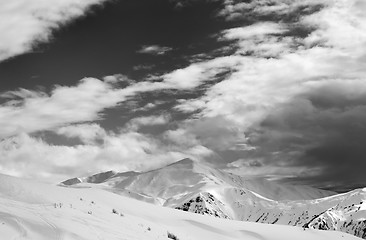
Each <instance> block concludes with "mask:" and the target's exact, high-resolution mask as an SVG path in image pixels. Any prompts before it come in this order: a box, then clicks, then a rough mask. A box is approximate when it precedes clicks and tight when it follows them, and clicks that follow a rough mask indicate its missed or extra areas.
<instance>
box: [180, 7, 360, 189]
mask: <svg viewBox="0 0 366 240" xmlns="http://www.w3.org/2000/svg"><path fill="white" fill-rule="evenodd" d="M229 2H230V4H231V3H232V1H227V2H226V3H227V4H229ZM269 2H271V3H273V5H271V6H272V7H270V6H269V5H268V3H269ZM248 4H250V6H249V5H248ZM315 4H319V2H318V3H316V2H315V1H303V2H302V3H301V4H300V2H299V1H252V2H250V3H238V5H241V7H242V9H244V8H247V7H248V8H249V7H250V9H255V11H256V12H258V13H259V12H260V13H262V14H268V13H269V12H270V14H272V17H273V19H276V18H275V16H278V18H279V19H280V18H282V17H283V13H289V12H297V13H299V16H297V17H293V18H291V19H287V20H286V21H282V22H280V23H274V22H268V21H266V22H260V23H255V24H252V25H250V26H244V27H237V28H233V29H228V30H225V31H223V32H222V35H221V40H225V39H228V40H235V41H236V49H237V50H236V52H235V53H234V55H232V56H231V57H232V58H233V59H234V58H235V59H236V61H235V64H231V63H230V62H227V64H226V65H225V66H226V67H227V68H229V69H231V71H232V72H231V74H229V75H227V76H226V77H225V79H224V80H222V81H220V82H218V83H215V84H213V85H212V86H210V87H209V88H208V89H207V91H206V92H205V94H204V95H203V96H201V97H199V98H197V99H187V100H180V101H179V105H178V106H176V107H175V109H176V110H179V111H182V112H195V115H194V118H195V119H194V120H192V121H194V122H195V124H197V125H198V126H200V124H202V125H204V123H205V122H207V121H213V122H216V123H215V124H208V125H205V127H206V128H205V131H206V132H211V133H214V132H215V131H216V129H221V126H223V125H224V124H223V123H222V122H225V123H227V124H229V125H228V126H230V127H231V129H232V133H231V134H228V135H222V136H223V137H222V138H220V137H215V136H204V135H202V136H201V138H200V141H201V142H203V143H206V144H209V139H215V141H217V142H216V143H215V146H214V145H212V144H209V146H211V147H212V149H214V150H219V151H221V154H222V156H223V159H226V161H227V162H228V164H230V162H233V161H236V160H238V159H247V160H248V161H251V159H254V160H256V159H261V163H263V166H261V167H258V168H256V170H255V174H259V175H262V176H267V177H271V179H280V178H290V177H291V178H295V176H297V179H298V180H300V179H301V180H302V181H304V182H307V183H308V181H309V179H311V178H313V179H316V180H318V183H319V184H318V186H319V185H321V184H323V186H324V185H325V183H326V182H327V181H331V180H334V179H336V178H337V177H336V175H337V174H341V171H342V169H346V170H345V171H352V170H351V169H352V168H354V167H357V166H364V164H362V163H361V162H360V161H361V160H360V159H364V157H363V156H364V155H363V153H362V151H361V148H359V147H356V145H352V144H351V145H350V142H349V141H350V139H352V138H355V139H357V140H355V141H359V142H362V141H363V134H362V133H363V132H364V131H363V130H362V129H363V124H361V122H363V120H364V119H363V117H364V116H363V114H362V112H363V111H364V106H363V100H361V99H364V95H363V91H364V84H363V82H364V76H365V73H366V68H365V66H364V64H363V59H365V54H364V53H365V51H364V50H366V49H365V47H366V36H365V31H362V29H364V27H366V24H365V21H364V16H362V15H360V11H361V10H360V9H356V8H363V7H365V6H364V5H362V4H361V3H360V1H356V0H355V1H344V0H335V1H332V2H328V3H325V2H324V4H323V6H322V7H319V6H317V7H315V6H316V5H315ZM360 4H361V5H360ZM227 6H229V5H227ZM306 6H308V7H309V8H308V9H307V8H306ZM237 7H238V8H239V6H237ZM365 10H366V9H365ZM277 11H278V12H277ZM340 16H341V17H340ZM295 25H296V26H299V27H300V28H304V29H306V31H310V32H309V34H308V35H306V36H302V37H301V36H299V35H297V34H293V33H292V32H291V31H293V30H292V29H293V26H295ZM345 32H347V33H349V34H344V33H345ZM348 36H350V37H348ZM210 61H211V60H208V61H206V62H205V65H202V66H209V65H210V63H209V62H210ZM194 64H196V65H197V64H199V63H194ZM206 81H207V79H206ZM311 93H313V94H314V96H312V94H311ZM310 96H312V97H310ZM315 103H317V104H321V105H324V106H322V107H320V106H314V104H315ZM330 104H333V105H332V106H330ZM342 105H343V108H342V107H341V106H342ZM323 108H325V109H323ZM197 112H198V113H197ZM210 119H211V120H210ZM217 119H222V120H221V123H220V121H217ZM270 123H271V124H270ZM274 123H275V124H274ZM320 123H321V124H320ZM191 124H192V123H191ZM353 124H355V126H353ZM323 125H324V126H323ZM217 126H219V127H217ZM225 126H226V125H225ZM354 128H355V129H356V130H355V132H353V131H351V129H354ZM346 130H347V131H346ZM192 132H193V133H194V131H192ZM351 132H352V134H351ZM239 133H241V134H239ZM194 135H195V136H196V137H197V136H200V134H199V132H198V133H197V134H194ZM213 135H214V134H213ZM218 135H220V134H218ZM192 138H193V137H192ZM226 139H227V140H228V141H226ZM234 139H237V140H238V142H239V145H240V144H243V146H244V148H243V149H239V148H238V149H236V150H234V151H232V149H233V148H232V147H231V148H230V147H229V146H228V145H225V143H226V142H230V143H235V141H234ZM332 139H333V140H332ZM346 142H347V144H346ZM218 146H224V147H223V149H226V151H222V150H223V149H220V148H219V147H218ZM230 149H231V151H229V150H230ZM332 149H334V151H333V152H334V153H336V154H331V153H332V151H331V150H332ZM326 153H327V154H328V155H327V154H326ZM341 153H343V157H340V156H342V154H341ZM322 158H324V159H327V160H321V159H322ZM332 158H334V159H336V160H334V163H335V165H336V164H338V166H339V167H337V166H335V165H332V164H331V159H332ZM351 158H353V159H354V160H350V161H349V162H347V160H344V159H351ZM310 159H312V160H310ZM341 159H343V160H341ZM340 163H342V164H340ZM235 165H236V166H237V167H238V169H237V170H233V169H231V171H234V172H237V173H243V174H250V171H251V170H248V166H246V165H245V164H244V165H243V166H241V167H240V166H239V165H238V164H235ZM231 167H234V165H231ZM356 172H357V171H356ZM346 176H347V177H344V179H342V180H341V181H340V182H339V183H338V184H350V182H351V181H352V180H351V179H353V180H355V181H358V182H359V181H361V180H362V181H364V178H363V174H362V173H361V172H357V174H356V175H355V176H351V175H349V174H346ZM328 183H329V182H328ZM328 183H327V184H328ZM311 184H314V181H311ZM333 184H335V182H333Z"/></svg>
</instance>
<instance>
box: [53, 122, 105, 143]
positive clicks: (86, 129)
mask: <svg viewBox="0 0 366 240" xmlns="http://www.w3.org/2000/svg"><path fill="white" fill-rule="evenodd" d="M55 132H56V133H57V134H58V135H63V136H66V137H68V138H78V139H80V140H81V141H82V142H83V143H86V144H90V145H92V144H96V143H97V141H98V140H102V139H104V138H105V137H106V136H107V133H106V131H105V130H104V129H103V128H101V127H100V126H99V125H98V124H96V123H90V124H77V125H69V126H65V127H60V128H58V129H56V131H55Z"/></svg>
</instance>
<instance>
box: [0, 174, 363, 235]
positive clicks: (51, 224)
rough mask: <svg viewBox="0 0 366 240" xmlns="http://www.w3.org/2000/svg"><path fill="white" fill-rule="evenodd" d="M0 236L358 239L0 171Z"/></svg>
mask: <svg viewBox="0 0 366 240" xmlns="http://www.w3.org/2000/svg"><path fill="white" fill-rule="evenodd" d="M0 183H1V184H0V193H1V194H0V233H1V235H0V239H4V240H8V239H32V240H49V239H55V240H59V239H60V240H61V239H63V240H74V239H75V240H94V239H95V240H101V239H108V240H114V239H116V240H117V239H118V240H121V239H126V240H130V239H139V240H143V239H149V240H151V239H169V238H168V232H169V233H171V234H173V235H175V236H177V238H178V239H180V240H195V239H199V240H202V239H213V240H214V239H217V240H233V239H248V240H249V239H256V240H257V239H264V240H265V239H268V240H287V239H288V240H290V239H291V240H293V239H297V240H308V239H312V240H323V239H324V240H326V239H332V240H337V239H349V240H351V239H358V238H356V237H354V236H351V235H349V234H345V233H341V232H336V231H319V230H311V229H307V230H303V229H301V228H297V227H291V226H283V225H268V224H260V223H249V222H240V221H233V220H226V219H219V218H212V217H208V216H202V215H198V214H192V213H187V212H183V211H178V210H174V209H170V208H164V207H161V206H156V205H153V204H149V203H145V202H141V201H137V200H135V199H131V198H127V197H124V196H121V195H118V194H114V193H112V192H109V191H106V190H103V189H97V188H90V187H78V188H71V187H62V186H53V185H47V184H42V183H37V182H33V181H30V180H24V179H18V178H14V177H9V176H5V175H0Z"/></svg>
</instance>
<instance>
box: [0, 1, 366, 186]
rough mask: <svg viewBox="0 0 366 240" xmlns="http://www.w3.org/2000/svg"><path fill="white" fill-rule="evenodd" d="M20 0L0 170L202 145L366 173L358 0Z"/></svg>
mask: <svg viewBox="0 0 366 240" xmlns="http://www.w3.org/2000/svg"><path fill="white" fill-rule="evenodd" d="M14 1H19V4H18V5H17V4H15V5H9V6H8V7H7V8H4V9H7V11H5V12H4V13H3V14H2V16H0V31H1V32H2V40H1V41H0V81H1V84H0V94H1V95H0V104H1V105H0V139H1V142H0V171H1V172H2V173H6V174H10V175H16V176H30V177H34V178H38V179H43V180H46V181H59V180H63V179H66V178H69V177H74V176H82V175H87V174H90V173H96V172H100V171H107V170H110V169H113V170H117V171H127V170H135V171H144V170H149V169H153V168H156V167H161V166H164V165H166V164H169V163H172V162H175V161H178V160H180V159H182V158H185V157H190V158H194V159H196V160H198V161H205V162H208V163H209V164H213V165H214V166H216V167H218V168H220V169H225V170H227V171H231V172H233V173H236V174H240V175H245V176H254V177H264V178H267V179H271V180H274V181H280V182H287V183H294V184H305V185H311V186H315V187H321V188H326V189H333V190H337V191H345V190H349V189H352V188H355V187H360V186H365V185H366V175H365V174H364V172H363V169H364V168H365V167H366V162H365V161H366V159H365V157H366V152H365V148H364V146H363V143H364V142H365V139H366V126H365V122H366V115H365V112H366V81H365V79H364V78H365V77H364V76H366V67H365V65H364V62H365V59H366V54H365V52H366V48H365V46H366V35H365V34H364V33H365V31H366V24H365V21H364V19H363V12H364V11H363V10H366V9H365V5H364V4H361V3H360V1H358V0H350V1H348V2H344V1H341V0H335V1H334V2H332V3H329V2H327V1H325V0H324V1H318V2H316V3H315V2H304V1H301V0H294V1H285V0H284V1H282V0H279V1H255V0H252V1H215V0H195V1H194V0H187V1H180V0H156V1H149V0H93V1H90V3H85V1H80V0H65V1H63V2H53V1H56V0H52V1H51V0H50V1H47V2H43V1H33V2H24V0H14ZM56 3H57V4H56ZM19 6H22V7H19ZM11 16H15V17H14V18H12V17H11ZM11 19H17V20H16V21H13V20H11Z"/></svg>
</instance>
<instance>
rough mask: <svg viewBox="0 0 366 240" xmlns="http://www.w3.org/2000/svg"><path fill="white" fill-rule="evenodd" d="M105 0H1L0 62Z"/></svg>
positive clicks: (25, 49)
mask: <svg viewBox="0 0 366 240" xmlns="http://www.w3.org/2000/svg"><path fill="white" fill-rule="evenodd" d="M103 2H105V0H63V1H57V0H49V1H43V0H33V1H27V0H14V1H1V15H0V32H1V42H0V61H2V60H5V59H7V58H10V57H14V56H16V55H19V54H22V53H25V52H29V51H31V50H32V49H33V48H34V47H35V46H36V45H37V43H39V42H47V41H49V40H51V38H52V31H53V30H55V29H57V28H59V27H60V26H63V25H65V24H67V23H68V22H70V21H72V20H73V19H75V18H77V17H80V16H83V15H84V14H87V13H88V10H89V9H90V7H91V6H92V5H96V4H102V3H103Z"/></svg>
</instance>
